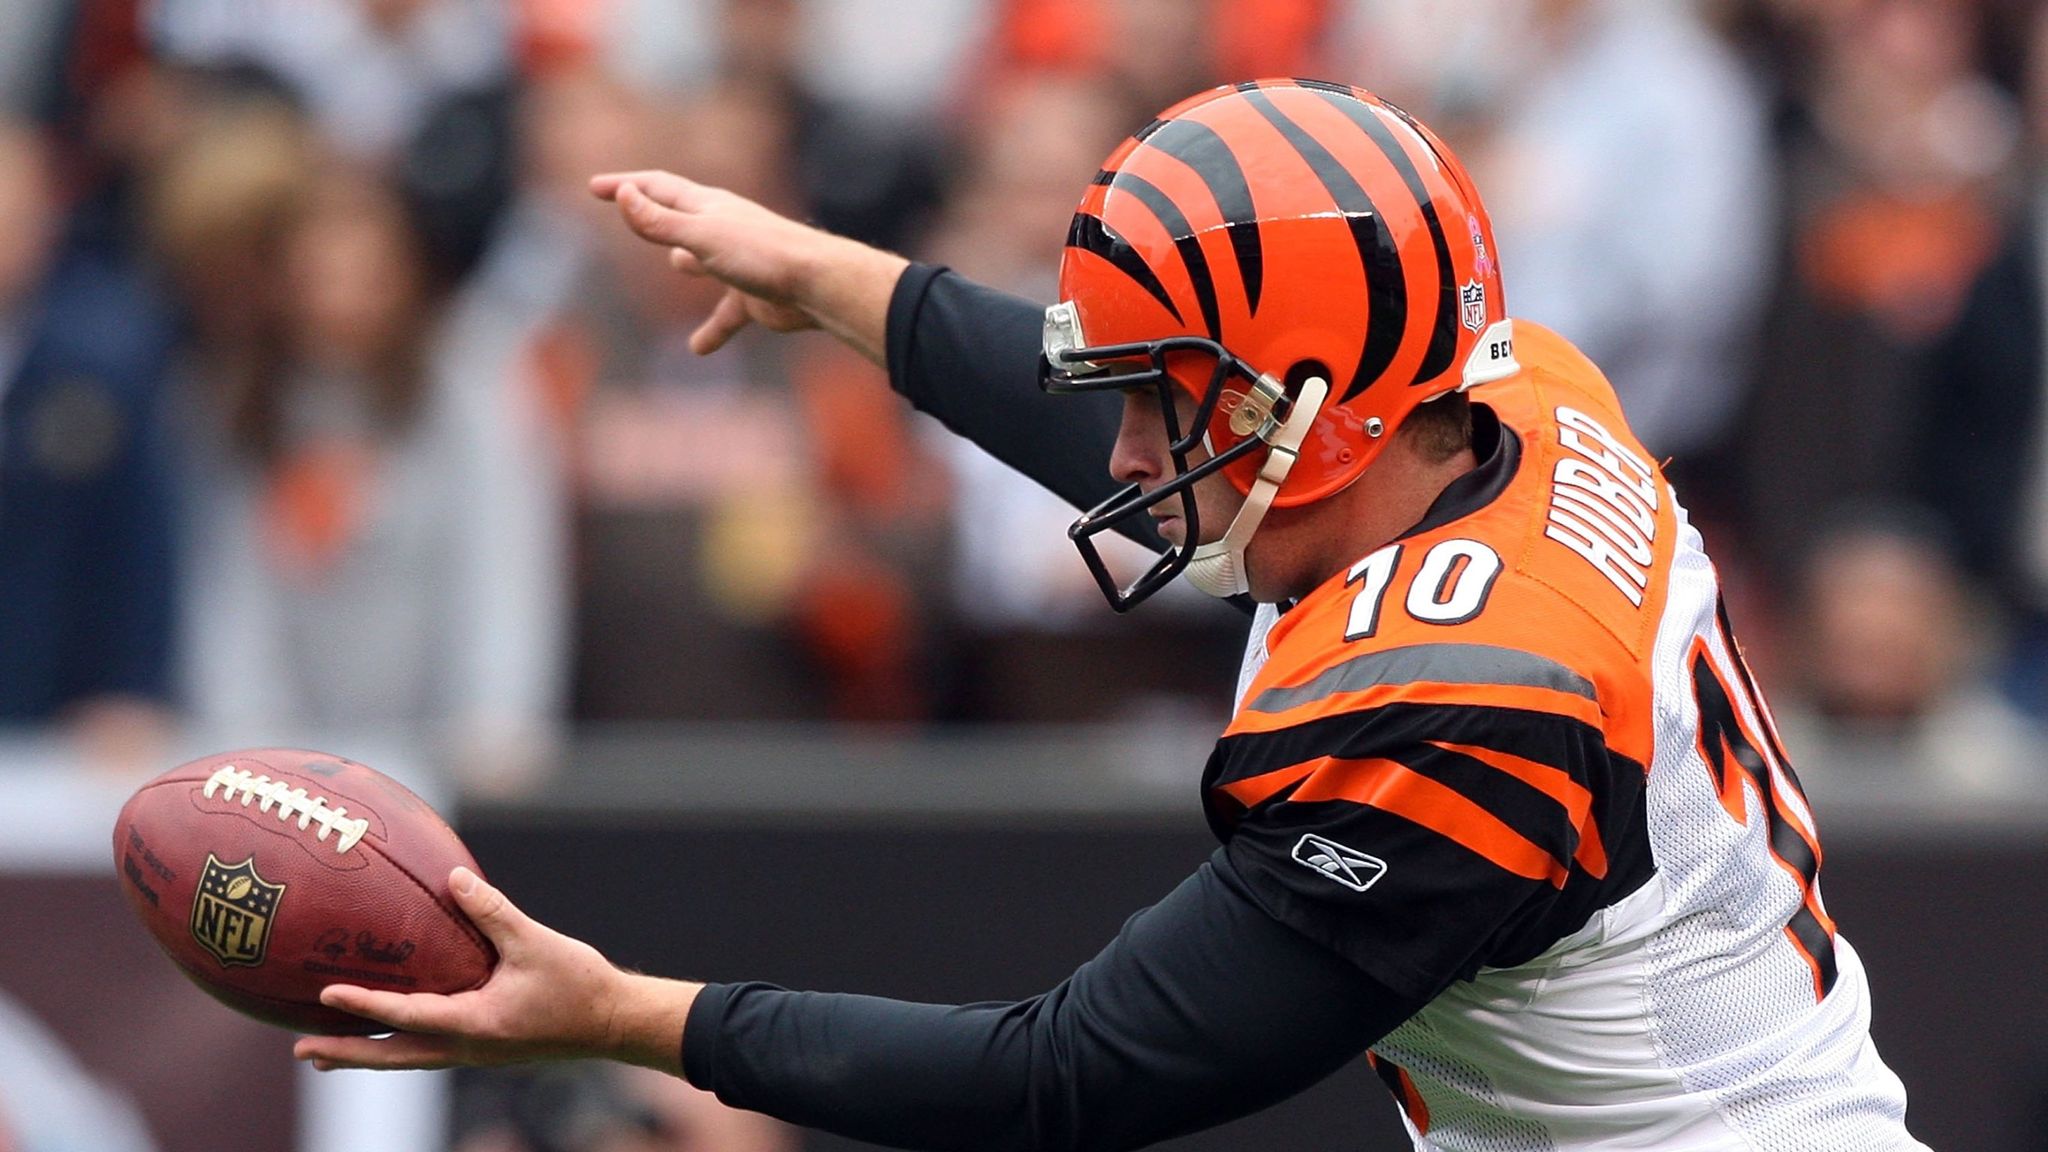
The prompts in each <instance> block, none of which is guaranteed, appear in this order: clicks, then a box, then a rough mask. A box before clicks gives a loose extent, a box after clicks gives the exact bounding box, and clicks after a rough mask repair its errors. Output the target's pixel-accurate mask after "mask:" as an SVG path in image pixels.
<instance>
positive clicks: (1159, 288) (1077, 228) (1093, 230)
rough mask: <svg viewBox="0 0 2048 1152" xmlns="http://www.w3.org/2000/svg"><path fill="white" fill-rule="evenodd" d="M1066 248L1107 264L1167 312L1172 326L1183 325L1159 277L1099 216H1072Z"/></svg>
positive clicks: (1082, 213) (1176, 307)
mask: <svg viewBox="0 0 2048 1152" xmlns="http://www.w3.org/2000/svg"><path fill="white" fill-rule="evenodd" d="M1067 247H1069V248H1079V249H1081V250H1082V251H1083V252H1093V253H1095V254H1096V255H1097V256H1100V257H1102V258H1103V259H1104V260H1107V261H1109V262H1110V263H1111V264H1113V265H1115V266H1116V268H1117V269H1118V270H1119V271H1121V272H1122V273H1123V274H1124V275H1126V276H1129V277H1130V278H1131V279H1132V280H1134V281H1136V282H1137V285H1138V287H1140V288H1143V289H1144V290H1145V291H1146V292H1147V293H1149V294H1150V295H1151V297H1152V298H1153V299H1154V300H1157V301H1159V303H1160V304H1161V305H1162V306H1164V307H1165V309H1166V310H1167V311H1168V312H1171V313H1172V314H1173V319H1174V322H1175V323H1186V321H1185V320H1182V319H1181V314H1180V308H1179V306H1177V305H1176V304H1174V302H1173V297H1171V296H1169V295H1167V292H1166V285H1164V284H1161V283H1160V282H1159V277H1158V276H1157V275H1156V274H1154V273H1153V271H1152V269H1151V267H1150V266H1149V265H1147V264H1146V263H1145V261H1144V259H1143V258H1142V257H1140V256H1139V255H1138V252H1137V249H1135V248H1132V247H1131V244H1130V241H1128V240H1125V239H1124V238H1123V237H1122V236H1119V235H1117V233H1116V230H1115V229H1113V228H1111V227H1110V226H1109V225H1108V224H1105V223H1103V220H1102V218H1101V217H1100V216H1091V215H1089V214H1088V213H1086V212H1080V213H1076V214H1075V216H1074V223H1073V226H1072V227H1070V228H1068V229H1067Z"/></svg>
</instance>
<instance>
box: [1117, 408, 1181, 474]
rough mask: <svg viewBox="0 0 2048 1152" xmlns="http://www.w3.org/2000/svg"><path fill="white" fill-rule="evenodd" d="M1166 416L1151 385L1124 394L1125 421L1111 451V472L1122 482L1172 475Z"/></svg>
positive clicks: (1119, 428)
mask: <svg viewBox="0 0 2048 1152" xmlns="http://www.w3.org/2000/svg"><path fill="white" fill-rule="evenodd" d="M1167 457H1168V451H1167V437H1166V418H1165V416H1164V415H1163V414H1161V412H1160V410H1159V397H1158V396H1157V395H1156V394H1155V393H1153V391H1152V390H1151V389H1149V388H1133V389H1131V390H1130V391H1128V392H1126V393H1124V413H1123V421H1122V422H1121V423H1120V424H1118V425H1117V430H1116V445H1115V447H1113V448H1111V449H1110V453H1109V474H1110V475H1111V476H1112V477H1114V478H1115V479H1116V480H1117V481H1118V482H1119V483H1123V484H1147V483H1150V482H1153V481H1158V480H1163V479H1165V478H1166V477H1167V475H1168V464H1167Z"/></svg>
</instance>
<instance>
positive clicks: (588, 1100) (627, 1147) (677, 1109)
mask: <svg viewBox="0 0 2048 1152" xmlns="http://www.w3.org/2000/svg"><path fill="white" fill-rule="evenodd" d="M469 1087H470V1088H471V1091H470V1092H469V1093H468V1095H467V1097H466V1099H464V1100H463V1102H462V1104H461V1106H460V1107H459V1108H458V1113H463V1114H466V1115H459V1116H458V1120H457V1132H458V1135H457V1138H456V1141H455V1145H454V1152H796V1150H797V1149H798V1147H799V1146H800V1141H799V1140H798V1138H797V1134H796V1132H795V1130H794V1129H791V1128H790V1127H788V1126H787V1125H785V1124H782V1123H780V1122H779V1121H775V1120H771V1119H769V1118H768V1117H766V1116H763V1115H760V1114H759V1113H756V1112H742V1111H740V1110H739V1109H737V1108H728V1107H726V1106H725V1105H723V1104H720V1103H719V1102H718V1099H717V1098H716V1097H714V1096H712V1095H711V1093H709V1092H705V1091H703V1090H701V1089H697V1088H692V1087H691V1086H690V1085H689V1084H687V1083H685V1082H683V1081H682V1080H680V1079H678V1078H677V1077H674V1076H669V1075H665V1074H663V1073H660V1072H655V1071H652V1070H650V1069H646V1068H633V1067H628V1066H625V1065H611V1064H597V1063H588V1064H568V1065H561V1066H557V1067H552V1068H545V1069H538V1070H534V1071H507V1072H494V1073H488V1074H482V1075H477V1076H473V1077H472V1078H471V1079H470V1080H469Z"/></svg>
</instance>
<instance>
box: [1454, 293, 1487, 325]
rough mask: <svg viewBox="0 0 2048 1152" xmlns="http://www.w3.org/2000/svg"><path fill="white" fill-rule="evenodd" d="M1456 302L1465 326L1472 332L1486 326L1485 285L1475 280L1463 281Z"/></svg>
mask: <svg viewBox="0 0 2048 1152" xmlns="http://www.w3.org/2000/svg"><path fill="white" fill-rule="evenodd" d="M1458 304H1459V307H1460V311H1461V312H1462V313H1463V316H1462V319H1463V320H1464V322H1465V327H1467V328H1470V329H1471V330H1472V331H1474V332H1477V331H1479V330H1480V329H1481V328H1484V327H1486V285H1484V284H1481V283H1480V282H1479V281H1477V280H1467V281H1465V286H1464V287H1463V288H1460V289H1458Z"/></svg>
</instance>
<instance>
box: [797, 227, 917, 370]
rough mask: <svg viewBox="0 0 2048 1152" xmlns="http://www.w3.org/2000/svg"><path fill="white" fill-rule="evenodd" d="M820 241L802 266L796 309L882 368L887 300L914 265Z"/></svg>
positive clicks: (857, 246)
mask: <svg viewBox="0 0 2048 1152" xmlns="http://www.w3.org/2000/svg"><path fill="white" fill-rule="evenodd" d="M820 237H821V239H820V241H819V243H818V244H816V245H815V246H813V247H812V249H811V251H810V252H808V253H807V254H806V255H805V257H804V259H803V261H802V270H801V272H800V274H799V275H798V278H797V280H798V285H799V287H798V290H797V306H798V307H800V308H802V309H803V310H804V311H805V312H806V313H808V314H809V315H810V316H811V317H812V319H814V320H815V321H816V322H817V324H818V326H819V327H820V328H823V329H824V330H825V331H827V332H829V333H831V334H832V335H833V336H835V337H837V338H838V339H840V340H841V341H843V342H844V343H846V344H847V345H848V346H849V347H851V348H852V349H853V350H854V351H856V352H859V353H860V354H861V355H862V356H865V357H867V358H868V359H869V360H872V361H874V362H875V363H877V364H881V363H883V362H884V361H883V357H884V355H885V353H884V348H885V341H886V337H887V331H888V321H889V299H890V297H891V296H892V295H894V293H895V291H896V281H897V280H898V279H900V278H901V277H902V275H903V270H904V269H906V268H908V267H910V261H909V260H907V259H905V258H904V257H902V256H898V255H897V254H896V253H894V252H889V251H885V250H883V249H880V248H876V247H873V246H871V245H868V244H863V243H861V242H860V241H858V240H852V239H848V238H847V237H844V236H833V235H830V234H826V233H820Z"/></svg>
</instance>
